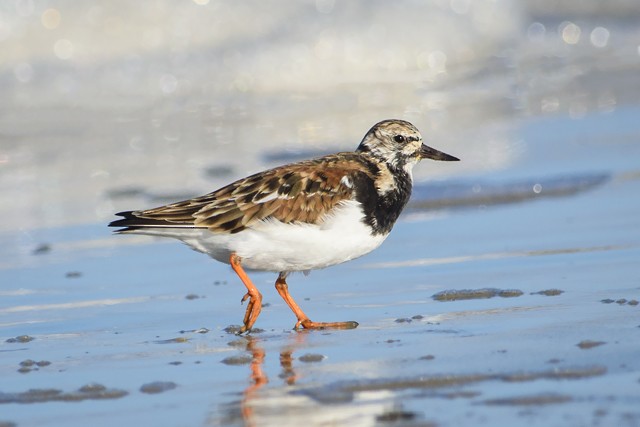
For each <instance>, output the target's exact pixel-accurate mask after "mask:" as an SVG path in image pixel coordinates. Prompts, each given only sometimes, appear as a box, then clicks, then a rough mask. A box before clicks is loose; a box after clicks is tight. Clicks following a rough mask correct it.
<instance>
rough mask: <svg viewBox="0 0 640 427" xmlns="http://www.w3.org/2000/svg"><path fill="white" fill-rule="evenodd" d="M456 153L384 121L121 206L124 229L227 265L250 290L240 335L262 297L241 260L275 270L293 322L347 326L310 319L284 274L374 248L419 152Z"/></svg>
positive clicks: (404, 125)
mask: <svg viewBox="0 0 640 427" xmlns="http://www.w3.org/2000/svg"><path fill="white" fill-rule="evenodd" d="M425 158H426V159H433V160H444V161H453V160H459V159H457V158H456V157H453V156H450V155H448V154H445V153H442V152H440V151H438V150H435V149H433V148H431V147H428V146H426V145H424V144H423V143H422V136H421V135H420V132H419V131H418V129H416V127H415V126H413V125H412V124H411V123H409V122H406V121H403V120H384V121H382V122H380V123H378V124H376V125H375V126H373V127H372V128H371V129H370V130H369V132H367V134H366V135H365V136H364V138H363V139H362V142H361V143H360V145H359V146H358V148H357V149H356V151H355V152H344V153H337V154H330V155H327V156H324V157H319V158H316V159H312V160H305V161H301V162H298V163H291V164H288V165H284V166H280V167H276V168H273V169H269V170H266V171H264V172H259V173H256V174H254V175H251V176H248V177H246V178H242V179H240V180H238V181H236V182H233V183H231V184H229V185H227V186H225V187H222V188H220V189H219V190H216V191H214V192H212V193H209V194H205V195H204V196H201V197H196V198H194V199H190V200H185V201H182V202H177V203H172V204H169V205H166V206H160V207H157V208H153V209H147V210H139V211H127V212H120V213H118V214H116V215H118V216H122V217H123V218H122V219H119V220H116V221H113V222H112V223H110V224H109V226H110V227H125V228H123V229H121V230H117V231H116V232H117V233H123V234H146V235H152V236H163V237H173V238H175V239H178V240H181V241H183V242H184V243H186V244H187V245H189V246H190V247H191V248H193V249H195V250H196V251H198V252H202V253H205V254H207V255H209V256H210V257H211V258H213V259H215V260H218V261H221V262H224V263H228V264H230V265H231V268H232V269H233V270H234V271H235V272H236V274H237V275H238V277H240V280H242V283H243V284H244V285H245V286H246V288H247V293H246V294H245V295H244V296H243V297H242V302H244V301H246V300H248V303H247V308H246V312H245V315H244V320H243V326H242V327H241V329H240V332H239V333H243V332H246V331H249V330H251V328H252V327H253V325H254V324H255V322H256V320H257V319H258V316H259V315H260V311H261V309H262V295H261V294H260V292H259V291H258V289H257V288H256V287H255V286H254V284H253V283H252V282H251V280H250V279H249V277H248V276H247V274H246V273H245V271H244V268H243V267H246V268H247V269H251V270H266V271H274V272H277V273H278V278H277V279H276V283H275V287H276V290H277V291H278V293H279V294H280V296H281V297H282V298H283V299H284V301H285V302H286V303H287V305H288V306H289V308H291V310H292V311H293V313H294V314H295V315H296V317H297V319H298V320H297V323H296V325H295V328H299V327H301V326H302V327H303V328H310V329H314V328H315V329H318V328H320V329H322V328H339V329H350V328H355V327H356V326H358V323H356V322H328V323H327V322H313V321H311V320H309V317H307V315H306V314H305V313H304V312H303V311H302V309H301V308H300V307H299V306H298V304H297V303H296V302H295V301H294V300H293V298H292V297H291V295H290V294H289V290H288V286H287V282H286V279H287V275H288V274H289V273H290V272H293V271H303V272H307V271H310V270H315V269H319V268H324V267H328V266H330V265H335V264H340V263H342V262H345V261H349V260H352V259H354V258H358V257H360V256H362V255H364V254H366V253H369V252H371V251H372V250H374V249H375V248H377V247H378V246H380V244H381V243H382V242H383V241H384V239H385V238H386V237H387V236H388V235H389V232H390V231H391V228H392V227H393V224H394V223H395V222H396V220H397V219H398V216H399V215H400V212H402V209H403V208H404V207H405V205H406V204H407V201H408V200H409V196H410V195H411V187H412V175H411V170H412V169H413V166H414V165H415V164H416V163H418V162H419V161H420V160H421V159H425Z"/></svg>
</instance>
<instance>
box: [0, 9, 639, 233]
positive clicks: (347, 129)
mask: <svg viewBox="0 0 640 427" xmlns="http://www.w3.org/2000/svg"><path fill="white" fill-rule="evenodd" d="M639 19H640V3H638V2H637V1H634V0H615V1H607V2H601V1H597V0H591V1H569V0H564V1H515V2H514V1H510V0H480V1H470V0H434V1H427V2H424V1H398V2H392V3H389V2H385V1H371V2H360V1H355V2H337V1H333V0H316V1H302V2H284V1H274V0H268V1H264V0H259V1H258V0H256V1H244V2H225V1H215V0H212V1H208V0H194V1H181V2H172V1H160V0H158V1H144V2H128V1H92V2H76V1H72V0H58V1H33V0H11V1H3V2H2V3H1V4H0V85H1V87H2V96H1V97H0V194H2V196H1V198H2V204H1V205H0V215H1V216H2V218H3V220H2V222H1V223H0V231H2V230H5V231H7V230H16V229H20V228H26V229H35V228H41V227H60V226H69V225H77V224H87V223H98V222H106V221H108V220H109V219H110V218H111V217H112V214H113V212H115V211H117V210H119V209H125V208H132V207H136V206H137V207H150V206H152V205H154V203H155V204H158V203H159V202H164V201H166V200H169V199H172V200H175V199H176V198H180V197H188V196H191V195H194V194H198V193H202V192H208V191H211V190H213V189H215V188H217V186H219V185H222V184H224V183H225V182H228V181H230V180H232V179H235V178H238V177H241V176H244V175H245V174H248V173H251V172H255V171H257V170H260V169H262V168H266V167H270V166H273V165H276V164H280V163H283V162H286V161H290V160H295V159H297V158H299V157H308V156H311V155H316V154H324V153H327V152H331V151H337V150H353V149H354V148H355V147H356V146H357V144H358V143H359V141H360V139H361V138H362V136H363V135H364V133H365V132H366V131H367V130H368V129H369V128H370V127H371V126H372V125H373V124H374V123H376V122H377V121H379V120H382V119H385V118H403V119H407V120H409V121H411V122H413V123H414V124H415V125H416V126H417V127H418V128H419V129H420V130H421V131H422V133H423V135H424V137H425V140H426V141H427V143H428V144H430V145H432V146H434V147H436V148H439V149H442V150H444V151H446V152H450V153H452V154H454V155H456V156H459V157H461V158H462V159H463V161H462V162H461V163H460V164H459V165H456V168H451V167H446V166H445V165H441V164H434V163H429V164H426V165H423V166H420V167H418V168H417V169H416V172H415V173H416V179H417V180H418V181H420V180H422V179H425V178H427V177H432V178H433V177H436V176H444V174H451V173H455V174H456V175H457V176H464V175H465V174H466V175H469V176H478V175H480V174H483V173H485V172H496V171H500V170H504V169H506V168H509V167H512V166H513V165H514V164H516V162H518V161H519V159H521V158H522V156H523V155H525V156H526V154H527V153H526V151H527V150H528V148H523V144H522V142H523V136H522V135H521V134H520V133H519V132H518V128H519V127H521V126H522V123H523V122H525V121H526V120H529V119H530V118H532V117H533V118H536V117H540V116H563V117H564V116H569V117H570V118H571V119H573V120H575V121H576V125H577V126H582V125H583V124H584V123H582V122H581V119H583V118H584V117H586V116H588V115H589V114H591V113H594V112H595V113H610V112H612V111H614V110H615V109H617V108H620V107H621V106H624V105H629V104H631V105H636V106H637V104H638V100H639V97H638V91H639V90H640V84H638V75H639V72H640V47H639V46H640V42H639V40H640V26H638V25H637V23H638V20H639ZM636 130H637V128H636ZM537 143H538V141H536V142H534V146H535V144H537ZM535 158H536V161H538V160H540V158H538V157H535ZM542 158H544V157H542ZM133 204H135V206H134V205H133Z"/></svg>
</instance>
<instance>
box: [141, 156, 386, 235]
mask: <svg viewBox="0 0 640 427" xmlns="http://www.w3.org/2000/svg"><path fill="white" fill-rule="evenodd" d="M363 174H364V175H366V176H368V177H369V178H370V179H372V180H374V179H375V176H373V173H372V172H371V170H370V168H368V167H367V166H366V165H365V164H364V163H363V162H362V160H361V159H360V158H359V157H358V154H356V153H338V154H334V155H329V156H325V157H321V158H319V159H314V160H308V161H304V162H300V163H295V164H290V165H286V166H281V167H278V168H274V169H270V170H267V171H265V172H262V173H259V174H255V175H251V176H249V177H247V178H244V179H241V180H238V181H236V182H234V183H232V184H229V185H227V186H225V187H222V188H221V189H219V190H217V191H214V192H212V193H209V194H206V195H204V196H201V197H197V198H195V199H191V200H185V201H182V202H177V203H172V204H169V205H166V206H160V207H158V208H154V209H147V210H144V211H135V212H132V213H131V214H132V215H133V216H134V217H135V218H138V219H140V221H144V222H145V224H149V223H153V224H156V225H157V226H164V227H195V228H208V229H210V230H211V231H213V232H218V233H236V232H238V231H240V230H242V229H244V228H246V227H251V226H252V225H253V224H255V223H256V222H258V221H262V220H266V219H274V220H278V221H281V222H284V223H292V222H299V223H310V224H318V223H321V222H322V221H323V220H324V218H325V216H326V215H327V214H328V212H329V211H330V210H331V209H333V208H334V207H335V206H336V205H337V204H338V203H340V202H342V201H344V200H352V199H354V198H355V195H354V189H353V188H352V186H351V185H346V184H345V182H346V183H349V182H352V180H353V177H354V176H356V175H358V176H362V175H363Z"/></svg>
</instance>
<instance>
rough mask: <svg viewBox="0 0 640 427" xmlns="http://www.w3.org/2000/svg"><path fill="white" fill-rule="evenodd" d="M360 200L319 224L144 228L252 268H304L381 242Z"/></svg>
mask: <svg viewBox="0 0 640 427" xmlns="http://www.w3.org/2000/svg"><path fill="white" fill-rule="evenodd" d="M362 218H363V215H362V211H361V209H360V204H359V203H358V202H355V201H350V202H347V203H344V204H343V205H342V206H340V207H338V208H336V209H335V212H334V214H333V215H332V216H331V217H330V218H327V220H326V221H325V222H324V223H323V224H320V225H310V224H283V223H281V222H279V221H265V222H262V223H260V224H257V225H255V226H252V228H247V229H245V230H243V231H241V232H240V233H236V234H214V233H211V232H210V231H209V230H206V229H147V230H144V231H143V230H139V231H137V233H138V234H153V235H160V236H166V237H174V238H177V239H180V240H182V241H183V242H185V243H186V244H187V245H189V246H191V247H192V248H193V249H195V250H197V251H199V252H203V253H206V254H208V255H209V256H211V257H212V258H214V259H216V260H218V261H221V262H225V263H229V256H230V254H231V253H232V252H235V253H236V254H237V255H238V256H240V258H242V265H243V266H244V267H246V268H248V269H252V270H266V271H276V272H279V271H307V270H315V269H318V268H324V267H328V266H331V265H335V264H339V263H341V262H345V261H349V260H352V259H354V258H358V257H360V256H362V255H364V254H367V253H369V252H371V251H372V250H374V249H375V248H377V247H378V246H380V244H381V243H382V242H383V241H384V239H385V238H386V237H387V235H371V229H370V228H369V227H368V226H366V225H365V224H364V223H363V222H362Z"/></svg>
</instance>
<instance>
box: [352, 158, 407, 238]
mask: <svg viewBox="0 0 640 427" xmlns="http://www.w3.org/2000/svg"><path fill="white" fill-rule="evenodd" d="M376 169H377V170H376V174H375V176H376V178H375V181H374V182H372V183H371V184H372V187H371V188H370V189H369V190H368V191H366V192H363V193H362V194H361V195H360V200H358V201H360V202H361V203H362V207H363V211H364V215H365V217H364V219H363V220H364V222H365V223H366V224H368V225H369V226H371V228H372V229H373V232H374V233H375V234H388V233H389V232H390V231H391V229H392V228H393V225H394V224H395V222H396V220H397V219H398V217H399V216H400V213H402V210H403V209H404V208H405V206H406V205H407V202H408V201H409V198H410V197H411V188H412V184H413V182H412V177H411V168H405V167H397V165H394V164H389V163H378V164H377V166H376Z"/></svg>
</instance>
